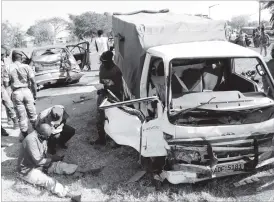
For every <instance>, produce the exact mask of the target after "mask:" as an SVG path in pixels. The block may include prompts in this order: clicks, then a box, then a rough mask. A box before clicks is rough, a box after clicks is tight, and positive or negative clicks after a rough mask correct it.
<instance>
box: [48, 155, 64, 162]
mask: <svg viewBox="0 0 274 202" xmlns="http://www.w3.org/2000/svg"><path fill="white" fill-rule="evenodd" d="M63 159H64V156H57V155H53V156H52V157H51V160H52V161H53V162H58V161H63Z"/></svg>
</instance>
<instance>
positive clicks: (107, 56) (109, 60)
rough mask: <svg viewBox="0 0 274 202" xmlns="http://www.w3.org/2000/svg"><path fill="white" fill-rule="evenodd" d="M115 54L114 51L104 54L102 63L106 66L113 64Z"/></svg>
mask: <svg viewBox="0 0 274 202" xmlns="http://www.w3.org/2000/svg"><path fill="white" fill-rule="evenodd" d="M112 58H113V53H112V51H106V52H103V54H102V55H101V57H100V61H101V62H102V63H103V64H105V65H106V66H108V64H112V63H113V60H112Z"/></svg>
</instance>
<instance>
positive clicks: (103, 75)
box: [90, 51, 123, 145]
mask: <svg viewBox="0 0 274 202" xmlns="http://www.w3.org/2000/svg"><path fill="white" fill-rule="evenodd" d="M112 58H113V53H112V52H111V51H106V52H104V53H103V54H102V55H101V57H100V60H101V62H102V64H101V66H100V72H99V80H100V83H101V84H103V85H104V89H101V90H98V93H97V94H98V98H97V122H96V126H97V131H98V135H99V138H98V139H97V140H96V141H95V142H92V141H90V144H100V145H104V144H106V137H105V130H104V122H105V113H104V110H101V109H99V106H100V104H101V103H102V101H103V100H104V98H105V97H106V94H107V93H106V90H107V89H108V90H110V91H111V92H112V93H113V94H114V95H115V96H116V97H117V98H118V99H119V100H120V101H122V100H123V80H122V72H121V71H120V69H119V68H118V67H117V66H116V65H115V64H114V62H113V60H112Z"/></svg>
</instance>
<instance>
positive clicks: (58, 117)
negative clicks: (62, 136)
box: [50, 106, 64, 126]
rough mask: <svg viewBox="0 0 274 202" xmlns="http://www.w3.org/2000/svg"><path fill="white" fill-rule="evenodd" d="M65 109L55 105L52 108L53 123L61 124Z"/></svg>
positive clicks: (55, 124)
mask: <svg viewBox="0 0 274 202" xmlns="http://www.w3.org/2000/svg"><path fill="white" fill-rule="evenodd" d="M63 113H64V109H63V108H61V107H59V106H54V107H52V109H51V112H50V116H51V124H52V125H54V126H59V125H60V124H61V122H62V119H63Z"/></svg>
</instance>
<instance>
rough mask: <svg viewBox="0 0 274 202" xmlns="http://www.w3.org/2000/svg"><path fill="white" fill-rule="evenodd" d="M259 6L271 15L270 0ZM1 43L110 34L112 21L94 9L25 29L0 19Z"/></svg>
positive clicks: (235, 23) (243, 22)
mask: <svg viewBox="0 0 274 202" xmlns="http://www.w3.org/2000/svg"><path fill="white" fill-rule="evenodd" d="M263 9H269V10H270V12H271V13H273V16H274V1H271V2H266V3H263ZM273 16H272V17H271V19H270V22H269V21H264V22H263V23H264V24H265V25H270V24H269V23H273V21H274V17H273ZM228 24H229V25H230V26H231V27H233V28H235V29H239V28H241V27H243V26H259V23H258V21H254V22H250V21H249V16H247V15H240V16H235V17H232V18H231V20H230V21H229V22H228ZM1 29H2V35H1V43H2V44H3V45H6V46H8V47H11V48H14V47H15V48H18V47H24V46H26V42H25V40H24V38H25V36H26V35H28V36H31V37H33V38H34V45H35V46H39V45H42V44H53V43H55V40H56V36H57V35H58V34H59V33H61V32H63V31H65V30H66V31H69V33H70V38H69V41H75V40H82V39H84V38H86V37H90V36H91V33H92V32H96V31H97V30H99V29H102V30H103V31H104V32H105V33H107V35H111V29H112V22H111V17H110V16H107V15H103V14H99V13H95V12H85V13H82V14H80V15H73V14H69V20H65V19H63V18H60V17H53V18H49V19H43V20H38V21H36V22H35V23H34V24H33V25H32V26H30V27H29V28H28V30H27V31H26V32H24V31H22V28H21V26H20V25H12V24H11V23H10V22H9V21H5V22H2V27H1Z"/></svg>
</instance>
